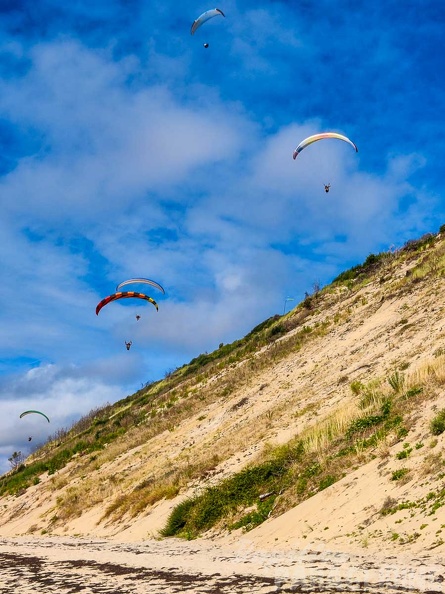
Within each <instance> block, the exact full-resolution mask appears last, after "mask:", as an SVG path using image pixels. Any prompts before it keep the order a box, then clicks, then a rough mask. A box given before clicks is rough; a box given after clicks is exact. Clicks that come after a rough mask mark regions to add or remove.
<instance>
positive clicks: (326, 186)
mask: <svg viewBox="0 0 445 594" xmlns="http://www.w3.org/2000/svg"><path fill="white" fill-rule="evenodd" d="M330 187H331V184H324V191H325V192H326V194H327V193H328V192H329V189H330Z"/></svg>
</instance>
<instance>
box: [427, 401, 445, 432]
mask: <svg viewBox="0 0 445 594" xmlns="http://www.w3.org/2000/svg"><path fill="white" fill-rule="evenodd" d="M430 429H431V433H432V434H433V435H440V434H441V433H443V432H444V431H445V408H443V409H442V410H441V411H439V412H438V413H437V415H436V416H435V417H434V419H432V421H431V423H430Z"/></svg>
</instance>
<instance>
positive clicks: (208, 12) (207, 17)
mask: <svg viewBox="0 0 445 594" xmlns="http://www.w3.org/2000/svg"><path fill="white" fill-rule="evenodd" d="M218 15H220V16H223V17H225V16H226V15H225V14H224V13H223V11H222V10H220V9H219V8H212V9H211V10H206V11H205V12H203V13H202V15H201V16H199V17H198V18H197V19H196V20H194V21H193V23H192V26H191V28H190V33H191V34H192V35H194V34H195V32H196V30H197V29H199V27H201V25H203V24H204V23H206V22H207V21H208V20H210V19H212V18H213V17H216V16H218ZM204 47H205V46H204Z"/></svg>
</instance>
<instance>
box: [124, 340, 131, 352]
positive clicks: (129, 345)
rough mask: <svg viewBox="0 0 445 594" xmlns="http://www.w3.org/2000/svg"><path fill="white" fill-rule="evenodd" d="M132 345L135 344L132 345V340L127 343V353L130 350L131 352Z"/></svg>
mask: <svg viewBox="0 0 445 594" xmlns="http://www.w3.org/2000/svg"><path fill="white" fill-rule="evenodd" d="M132 344H133V343H132V341H131V340H130V342H127V341H125V346H126V347H127V351H129V350H130V347H131V345H132Z"/></svg>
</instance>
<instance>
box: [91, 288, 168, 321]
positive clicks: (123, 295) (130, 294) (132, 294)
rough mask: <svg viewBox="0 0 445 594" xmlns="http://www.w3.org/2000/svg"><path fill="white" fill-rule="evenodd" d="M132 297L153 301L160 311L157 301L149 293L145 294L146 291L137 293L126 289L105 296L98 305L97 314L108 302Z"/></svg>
mask: <svg viewBox="0 0 445 594" xmlns="http://www.w3.org/2000/svg"><path fill="white" fill-rule="evenodd" d="M130 298H135V299H145V301H149V302H150V303H153V305H154V306H155V307H156V311H158V309H159V308H158V304H157V303H156V301H155V300H154V299H152V298H151V297H149V296H148V295H145V294H144V293H136V292H135V291H124V292H120V293H113V294H112V295H108V297H105V299H102V301H100V302H99V303H98V304H97V306H96V316H97V315H99V312H100V310H101V309H102V308H103V307H104V306H105V305H107V304H108V303H111V302H112V301H117V300H118V299H130Z"/></svg>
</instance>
